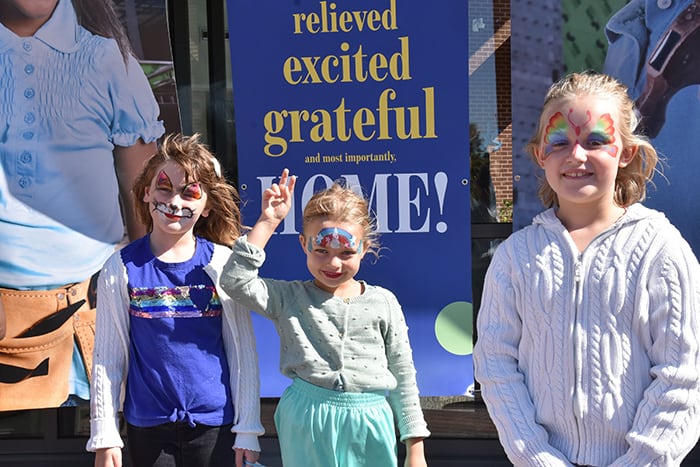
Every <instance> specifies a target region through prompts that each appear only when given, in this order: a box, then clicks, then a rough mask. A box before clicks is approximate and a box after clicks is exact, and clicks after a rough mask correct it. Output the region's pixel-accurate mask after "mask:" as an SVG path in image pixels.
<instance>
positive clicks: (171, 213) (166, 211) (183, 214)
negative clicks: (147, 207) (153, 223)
mask: <svg viewBox="0 0 700 467" xmlns="http://www.w3.org/2000/svg"><path fill="white" fill-rule="evenodd" d="M153 210H154V211H156V212H159V213H161V214H163V215H164V216H165V217H167V218H168V219H173V220H179V219H182V218H187V219H189V218H191V217H192V216H194V212H193V211H192V210H191V209H190V208H182V209H172V208H170V207H168V206H167V205H166V204H165V203H155V204H154V207H153Z"/></svg>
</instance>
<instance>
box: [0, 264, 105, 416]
mask: <svg viewBox="0 0 700 467" xmlns="http://www.w3.org/2000/svg"><path fill="white" fill-rule="evenodd" d="M96 278H97V275H95V276H93V277H92V278H90V279H87V280H85V281H83V282H80V283H77V284H72V285H67V286H65V287H60V288H58V289H53V290H15V289H4V288H0V300H2V304H3V306H4V308H5V315H6V321H7V324H6V326H7V330H6V334H5V338H4V339H2V340H0V411H4V410H23V409H36V408H47V407H59V406H60V405H61V404H62V403H63V402H65V401H66V399H67V398H68V389H69V384H68V383H69V381H68V379H69V376H70V368H71V365H72V358H73V343H74V342H77V344H78V348H79V349H80V353H81V356H82V358H83V363H84V364H85V369H86V370H87V375H88V379H90V378H91V377H92V375H91V373H92V351H93V348H94V342H95V304H96V301H95V291H96Z"/></svg>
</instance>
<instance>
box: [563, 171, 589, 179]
mask: <svg viewBox="0 0 700 467" xmlns="http://www.w3.org/2000/svg"><path fill="white" fill-rule="evenodd" d="M591 175H592V174H591V172H565V173H564V174H563V176H564V177H565V178H584V177H590V176H591Z"/></svg>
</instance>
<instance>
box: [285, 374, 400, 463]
mask: <svg viewBox="0 0 700 467" xmlns="http://www.w3.org/2000/svg"><path fill="white" fill-rule="evenodd" d="M275 426H276V428H277V434H278V436H279V442H280V449H281V451H282V464H283V465H284V467H370V466H371V467H377V466H381V467H391V466H396V463H397V457H396V429H395V426H394V417H393V413H392V411H391V407H390V406H389V403H388V402H387V400H386V397H384V395H381V394H377V393H357V392H339V391H332V390H330V389H325V388H322V387H319V386H315V385H313V384H310V383H307V382H306V381H304V380H302V379H300V378H296V379H295V380H294V382H293V383H292V385H291V386H289V387H288V388H287V389H286V390H285V391H284V394H282V397H281V399H280V402H279V404H278V405H277V410H276V411H275Z"/></svg>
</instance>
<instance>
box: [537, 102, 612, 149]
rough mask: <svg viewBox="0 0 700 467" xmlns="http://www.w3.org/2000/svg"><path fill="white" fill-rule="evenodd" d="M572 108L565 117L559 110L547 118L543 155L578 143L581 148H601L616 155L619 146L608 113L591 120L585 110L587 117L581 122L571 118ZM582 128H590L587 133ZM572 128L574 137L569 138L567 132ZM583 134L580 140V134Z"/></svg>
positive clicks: (589, 114) (589, 113) (588, 112)
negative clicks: (616, 143) (593, 120)
mask: <svg viewBox="0 0 700 467" xmlns="http://www.w3.org/2000/svg"><path fill="white" fill-rule="evenodd" d="M572 112H573V109H569V114H568V116H567V117H566V118H565V117H564V115H563V114H562V113H561V112H556V113H555V114H554V115H552V117H551V118H550V119H549V122H548V124H547V126H546V127H545V130H544V137H543V140H544V155H545V156H549V155H550V154H552V153H553V152H556V151H559V150H560V149H563V148H568V149H570V147H569V146H570V144H571V143H573V144H574V146H575V145H579V146H581V147H582V148H584V149H586V150H588V151H593V150H602V151H605V152H607V153H608V154H610V155H611V156H612V157H617V153H618V150H619V148H618V147H617V146H616V145H615V144H614V143H615V124H614V122H613V119H612V117H611V116H610V114H609V113H606V114H603V115H601V116H600V117H599V118H598V120H597V121H595V122H593V123H592V122H591V112H590V111H586V116H587V119H586V120H585V121H583V122H581V123H576V122H574V121H573V119H572ZM584 129H590V130H589V131H588V133H585V132H583V130H584ZM571 130H573V132H574V134H575V135H576V137H575V138H574V139H573V141H572V140H570V137H569V133H570V132H571ZM582 132H583V135H584V136H585V138H584V139H583V140H582V139H581V135H582Z"/></svg>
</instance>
